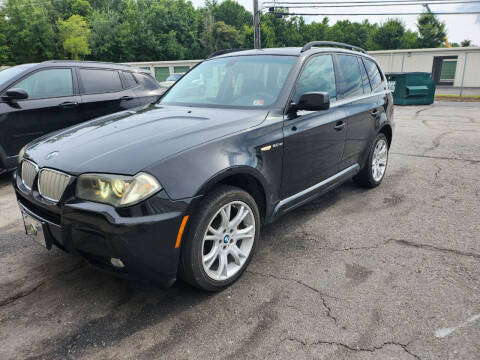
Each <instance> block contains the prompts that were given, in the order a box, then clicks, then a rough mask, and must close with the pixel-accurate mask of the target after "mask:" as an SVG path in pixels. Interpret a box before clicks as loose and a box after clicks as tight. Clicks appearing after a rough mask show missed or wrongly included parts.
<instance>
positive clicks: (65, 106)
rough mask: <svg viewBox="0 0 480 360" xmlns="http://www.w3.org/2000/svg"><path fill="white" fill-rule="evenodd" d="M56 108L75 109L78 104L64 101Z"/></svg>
mask: <svg viewBox="0 0 480 360" xmlns="http://www.w3.org/2000/svg"><path fill="white" fill-rule="evenodd" d="M58 106H59V107H61V108H65V109H70V108H74V107H77V106H78V102H76V101H65V102H63V103H61V104H60V105H58Z"/></svg>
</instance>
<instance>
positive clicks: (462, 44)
mask: <svg viewBox="0 0 480 360" xmlns="http://www.w3.org/2000/svg"><path fill="white" fill-rule="evenodd" d="M460 45H461V46H462V47H469V46H473V45H472V40H468V39H465V40H463V41H462V42H461V43H460Z"/></svg>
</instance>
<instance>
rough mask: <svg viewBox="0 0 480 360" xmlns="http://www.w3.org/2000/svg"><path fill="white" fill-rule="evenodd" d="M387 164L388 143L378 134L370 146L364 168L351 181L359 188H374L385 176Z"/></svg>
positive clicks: (382, 135) (383, 136) (384, 137)
mask: <svg viewBox="0 0 480 360" xmlns="http://www.w3.org/2000/svg"><path fill="white" fill-rule="evenodd" d="M387 164H388V141H387V138H386V136H385V135H384V134H382V133H380V134H378V135H377V137H376V138H375V141H374V142H373V144H372V147H371V149H370V152H369V154H368V158H367V162H366V164H365V166H364V167H363V169H362V170H360V172H359V173H358V174H357V175H355V176H354V178H353V179H354V180H355V182H356V183H357V184H359V185H361V186H365V187H370V188H373V187H376V186H378V185H380V183H381V182H382V180H383V178H384V176H385V171H386V170H387Z"/></svg>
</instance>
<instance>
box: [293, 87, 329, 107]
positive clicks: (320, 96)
mask: <svg viewBox="0 0 480 360" xmlns="http://www.w3.org/2000/svg"><path fill="white" fill-rule="evenodd" d="M329 108H330V96H329V95H328V93H327V92H309V93H305V94H303V95H302V96H300V100H298V104H295V105H294V109H295V110H308V111H318V110H328V109H329Z"/></svg>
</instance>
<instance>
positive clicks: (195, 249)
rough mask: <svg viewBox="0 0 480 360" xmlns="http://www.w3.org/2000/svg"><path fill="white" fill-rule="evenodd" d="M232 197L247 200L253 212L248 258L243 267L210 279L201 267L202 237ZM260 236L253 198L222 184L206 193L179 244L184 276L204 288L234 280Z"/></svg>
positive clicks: (214, 288)
mask: <svg viewBox="0 0 480 360" xmlns="http://www.w3.org/2000/svg"><path fill="white" fill-rule="evenodd" d="M232 201H242V202H244V203H246V204H247V205H248V206H249V207H250V209H251V210H252V212H253V216H254V219H255V238H254V241H253V246H252V249H251V251H250V254H249V255H248V258H247V260H246V261H245V263H244V264H243V266H242V268H241V269H240V270H239V271H238V272H237V273H236V274H235V275H234V276H232V277H231V278H229V279H227V280H223V281H216V280H213V279H211V278H210V277H209V276H208V275H207V274H206V272H205V270H204V269H203V265H202V255H203V254H202V253H203V249H202V247H203V237H204V235H205V232H206V230H207V227H208V225H209V224H210V221H211V219H212V217H213V216H214V215H215V214H216V212H217V211H218V210H219V209H220V208H221V207H222V206H224V205H226V204H228V203H229V202H232ZM259 236H260V213H259V210H258V206H257V204H256V202H255V200H254V199H253V198H252V196H250V195H249V194H248V193H247V192H245V191H243V190H242V189H240V188H236V187H233V186H222V187H221V188H219V189H218V190H217V191H213V192H212V193H210V194H209V195H207V196H206V198H205V199H204V201H203V202H202V205H201V206H200V207H199V209H197V213H196V214H195V215H194V216H193V219H192V223H191V226H190V228H189V231H188V236H187V239H185V240H186V241H185V243H184V244H183V248H182V266H183V270H184V272H185V275H186V277H185V279H184V280H186V281H187V282H189V283H191V284H192V285H194V286H196V287H199V288H201V289H203V290H207V291H220V290H223V289H224V288H226V287H228V286H229V285H231V284H232V283H234V282H235V281H236V280H237V279H238V278H239V277H240V276H241V275H242V273H243V272H244V271H245V269H246V268H247V266H248V264H249V263H250V261H251V259H252V257H253V254H254V252H255V249H256V247H257V243H258V239H259Z"/></svg>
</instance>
